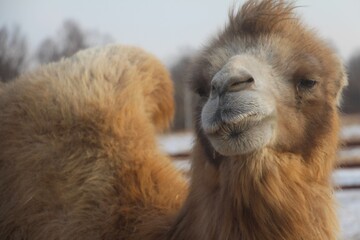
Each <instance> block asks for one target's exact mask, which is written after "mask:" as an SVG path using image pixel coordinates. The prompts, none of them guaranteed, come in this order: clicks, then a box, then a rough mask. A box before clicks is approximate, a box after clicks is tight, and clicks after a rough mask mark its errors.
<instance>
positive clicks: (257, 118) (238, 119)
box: [203, 112, 270, 138]
mask: <svg viewBox="0 0 360 240" xmlns="http://www.w3.org/2000/svg"><path fill="white" fill-rule="evenodd" d="M269 117H270V116H267V115H263V114H260V113H255V112H249V113H243V114H238V115H234V116H231V117H227V118H225V119H224V118H222V119H216V120H214V121H213V122H212V123H210V124H207V125H206V126H203V129H204V132H205V134H207V135H209V136H216V135H224V134H225V135H228V136H229V137H231V138H237V137H240V136H241V134H242V132H244V131H246V130H247V129H249V128H251V127H255V126H256V125H257V124H259V123H260V122H262V121H263V120H264V119H267V118H269Z"/></svg>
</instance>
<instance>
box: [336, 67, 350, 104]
mask: <svg viewBox="0 0 360 240" xmlns="http://www.w3.org/2000/svg"><path fill="white" fill-rule="evenodd" d="M341 68H342V69H341V72H340V88H339V89H338V92H337V94H336V105H337V106H338V107H341V105H342V102H343V96H342V95H343V90H344V89H345V87H347V86H348V77H347V73H346V70H345V67H344V66H342V67H341Z"/></svg>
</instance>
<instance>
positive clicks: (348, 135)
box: [340, 124, 360, 140]
mask: <svg viewBox="0 0 360 240" xmlns="http://www.w3.org/2000/svg"><path fill="white" fill-rule="evenodd" d="M340 136H341V139H343V140H349V139H357V140H360V125H358V124H354V125H347V126H343V127H342V128H341V132H340Z"/></svg>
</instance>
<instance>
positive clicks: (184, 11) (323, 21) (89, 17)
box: [0, 0, 360, 61]
mask: <svg viewBox="0 0 360 240" xmlns="http://www.w3.org/2000/svg"><path fill="white" fill-rule="evenodd" d="M233 2H235V1H234V0H192V1H191V0H141V1H140V0H138V1H137V0H0V27H1V26H4V25H7V26H9V27H11V26H13V25H15V24H17V25H19V26H20V28H21V31H22V32H23V33H24V34H25V35H26V37H27V38H28V41H29V43H30V47H31V49H32V50H34V49H35V48H36V47H37V46H38V45H39V44H40V42H41V41H42V40H43V39H44V38H45V37H49V36H56V33H57V31H58V30H59V28H60V26H61V24H62V22H63V21H64V20H65V19H74V20H76V21H77V22H78V23H79V24H80V26H81V27H82V28H83V29H86V30H97V31H98V32H100V33H103V34H109V35H110V36H112V37H113V39H114V40H115V41H116V42H119V43H125V44H132V45H137V46H141V47H143V48H145V49H147V50H148V51H150V52H152V53H154V54H155V55H157V56H158V57H160V58H161V59H162V60H164V61H168V60H169V59H171V58H172V57H174V56H177V55H179V54H181V51H183V49H185V48H188V47H189V48H193V49H197V48H199V47H200V46H201V44H202V43H204V42H205V41H206V39H207V38H208V37H209V36H211V35H212V34H214V33H216V32H217V30H218V29H219V28H221V27H222V26H223V25H224V24H225V22H226V21H227V13H228V9H229V7H230V6H231V5H233ZM237 2H239V3H242V2H243V1H241V0H239V1H237ZM297 5H300V6H304V7H301V8H298V10H297V11H298V12H299V14H300V15H301V16H302V17H303V19H304V21H305V22H306V23H308V25H311V26H312V27H315V28H316V29H318V32H320V35H321V36H323V37H324V38H325V39H328V40H329V41H331V42H332V43H333V44H334V45H335V46H336V48H337V49H338V50H339V52H340V54H341V56H342V57H343V58H344V59H345V60H347V59H348V58H349V57H350V56H351V54H352V53H353V52H354V51H355V50H356V49H357V50H358V51H359V50H360V1H359V0H342V1H341V0H298V1H297Z"/></svg>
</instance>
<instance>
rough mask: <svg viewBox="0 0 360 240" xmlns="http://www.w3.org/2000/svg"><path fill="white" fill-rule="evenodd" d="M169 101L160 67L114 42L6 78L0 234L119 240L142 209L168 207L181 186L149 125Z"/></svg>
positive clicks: (169, 109)
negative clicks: (16, 76) (8, 78)
mask: <svg viewBox="0 0 360 240" xmlns="http://www.w3.org/2000/svg"><path fill="white" fill-rule="evenodd" d="M172 98H173V94H172V85H171V80H170V79H169V74H168V73H167V71H166V70H165V69H164V67H163V66H162V64H160V63H159V61H158V60H156V59H155V58H154V57H153V56H151V55H149V54H147V53H144V52H143V51H141V50H139V49H136V48H132V47H121V46H110V47H107V48H105V49H95V50H86V51H84V52H81V53H79V54H77V55H75V56H74V57H72V58H70V59H65V60H63V61H61V62H59V63H54V64H49V65H47V66H43V67H41V68H40V69H39V70H37V71H35V72H33V73H30V74H26V75H23V76H21V77H20V78H19V79H17V80H16V81H15V82H13V83H9V84H7V85H6V86H5V89H4V92H3V94H1V97H0V109H1V111H0V138H1V140H0V176H1V182H0V196H1V197H0V236H1V237H0V238H1V239H47V240H48V239H119V236H127V235H128V234H130V233H132V232H134V231H136V225H137V224H139V223H141V222H142V221H143V218H144V216H146V215H152V214H154V213H156V215H161V214H163V215H164V214H165V213H166V214H169V213H171V212H173V211H174V210H175V209H178V208H179V204H180V200H181V199H182V198H184V197H185V195H186V194H185V192H184V190H185V189H186V185H185V184H184V182H183V179H182V178H181V177H180V174H177V172H176V171H175V169H174V167H173V166H172V165H171V162H170V161H169V160H168V159H167V158H166V157H165V156H164V154H162V153H161V152H159V150H158V148H157V142H156V139H155V137H154V134H155V128H154V125H155V126H156V127H157V128H158V129H163V128H165V127H167V124H168V122H169V120H171V118H172V114H173V99H172ZM152 123H153V124H152ZM169 176H172V177H171V179H170V181H169V178H168V177H169ZM159 186H161V188H160V187H159Z"/></svg>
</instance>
